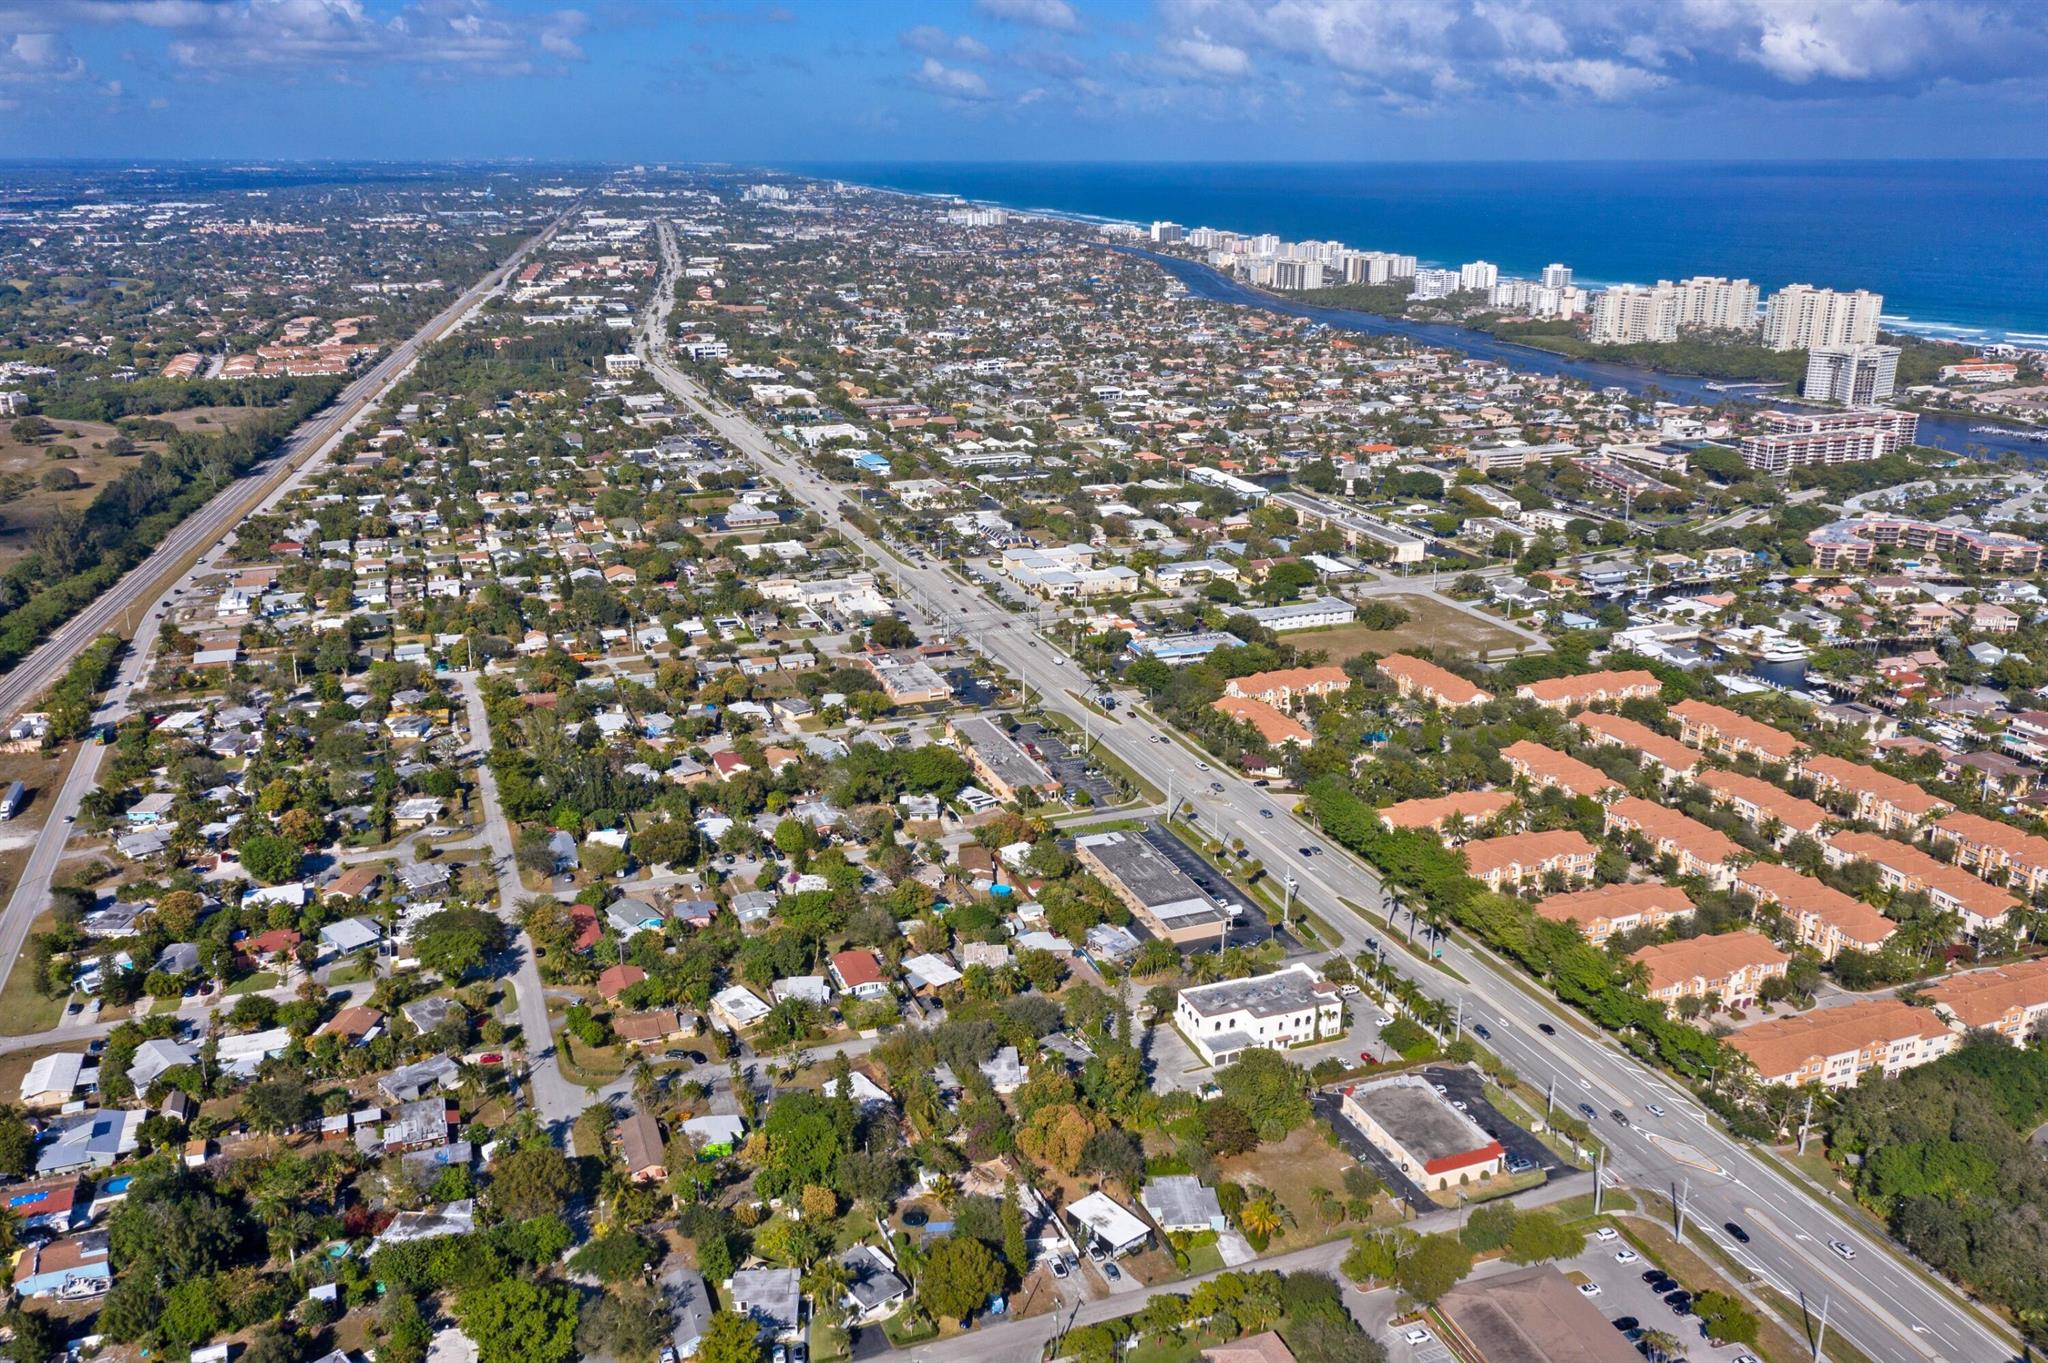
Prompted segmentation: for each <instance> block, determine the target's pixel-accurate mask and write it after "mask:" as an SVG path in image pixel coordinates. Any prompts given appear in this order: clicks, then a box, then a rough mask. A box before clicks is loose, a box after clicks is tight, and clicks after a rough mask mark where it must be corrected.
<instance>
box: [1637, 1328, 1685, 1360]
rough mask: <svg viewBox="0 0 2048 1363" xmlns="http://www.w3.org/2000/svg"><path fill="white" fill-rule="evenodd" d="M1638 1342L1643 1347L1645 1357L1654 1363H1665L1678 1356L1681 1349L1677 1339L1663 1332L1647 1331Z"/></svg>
mask: <svg viewBox="0 0 2048 1363" xmlns="http://www.w3.org/2000/svg"><path fill="white" fill-rule="evenodd" d="M1636 1342H1637V1343H1638V1344H1640V1345H1642V1347H1643V1349H1644V1351H1645V1355H1646V1356H1647V1357H1648V1358H1650V1359H1651V1360H1653V1363H1665V1360H1667V1359H1670V1358H1672V1357H1674V1356H1676V1354H1677V1353H1678V1350H1679V1348H1680V1347H1681V1346H1680V1345H1679V1342H1678V1340H1677V1339H1676V1338H1675V1337H1673V1336H1671V1335H1668V1334H1666V1333H1664V1331H1662V1330H1645V1331H1643V1333H1642V1335H1641V1336H1640V1337H1639V1338H1638V1339H1637V1341H1636Z"/></svg>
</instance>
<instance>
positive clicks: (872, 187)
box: [784, 169, 2048, 351]
mask: <svg viewBox="0 0 2048 1363" xmlns="http://www.w3.org/2000/svg"><path fill="white" fill-rule="evenodd" d="M784 173H785V174H793V175H799V176H803V177H805V178H825V179H832V180H837V181H840V182H842V183H845V184H850V185H857V186H859V187H860V188H862V189H866V190H869V191H872V192H874V193H878V194H895V195H900V196H902V197H904V198H907V199H917V200H920V201H924V202H933V203H958V204H964V205H968V206H971V207H976V208H1000V209H1002V210H1003V211H1005V212H1008V213H1015V214H1018V215H1019V216H1023V217H1031V218H1048V219H1052V220H1055V221H1059V222H1068V223H1074V224H1076V225H1079V226H1084V227H1122V228H1131V229H1135V230H1137V231H1139V232H1140V233H1142V232H1144V231H1145V230H1146V227H1147V224H1145V223H1143V222H1140V221H1138V220H1136V219H1133V218H1127V217H1118V216H1113V215H1104V214H1096V213H1083V212H1079V211H1076V210H1072V209H1062V208H1050V207H1044V206H1036V207H1027V206H1024V205H1021V204H1018V203H1015V202H1010V201H1006V200H1002V199H997V198H989V197H985V196H975V195H966V194H958V193H951V192H948V191H945V190H919V189H903V188H899V187H897V186H894V185H886V184H880V183H877V182H874V181H869V180H861V179H857V178H853V177H849V176H844V175H832V176H820V175H819V174H818V173H817V172H815V171H811V170H803V169H792V170H788V171H785V172H784ZM1208 225H1209V226H1215V224H1213V223H1212V224H1208ZM1220 230H1224V231H1232V232H1239V233H1246V232H1251V233H1256V232H1257V231H1258V230H1259V229H1257V228H1251V229H1245V228H1234V227H1233V228H1223V229H1220ZM1416 258H1417V262H1418V263H1419V264H1420V265H1422V266H1423V267H1424V268H1434V269H1455V268H1456V267H1457V264H1458V262H1456V261H1453V260H1450V259H1448V258H1444V257H1437V256H1424V255H1421V254H1420V253H1419V252H1418V253H1416ZM1674 277H1675V276H1674ZM1577 282H1578V283H1579V284H1580V285H1581V286H1582V287H1585V288H1589V289H1595V290H1598V289H1603V288H1609V287H1612V286H1614V285H1616V284H1622V283H1630V282H1641V281H1630V280H1621V279H1603V278H1593V277H1591V276H1581V277H1579V278H1578V280H1577ZM1879 324H1880V325H1881V326H1882V327H1883V328H1884V329H1885V330H1888V331H1894V332H1898V333H1901V334H1903V335H1908V336H1913V337H1916V338H1918V339H1921V340H1926V341H1936V342H1945V343H1947V344H1950V345H1960V346H1972V347H1976V346H1989V345H2011V346H2017V347H2019V348H2021V349H2023V350H2034V351H2048V330H2042V331H2036V330H2032V329H2026V328H2018V327H2006V326H1994V325H1988V324H1982V323H1974V322H1956V321H1945V320H1943V319H1941V318H1938V317H1915V316H1913V315H1911V314H1907V313H1886V314H1883V315H1881V316H1880V318H1879Z"/></svg>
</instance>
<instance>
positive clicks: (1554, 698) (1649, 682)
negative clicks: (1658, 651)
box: [1515, 668, 1663, 705]
mask: <svg viewBox="0 0 2048 1363" xmlns="http://www.w3.org/2000/svg"><path fill="white" fill-rule="evenodd" d="M1662 689H1663V683H1661V682H1659V681H1658V680H1657V677H1656V674H1654V673H1651V672H1646V671H1644V670H1643V669H1641V668H1630V669H1628V670H1626V671H1614V672H1584V673H1581V674H1579V675H1578V676H1576V677H1546V678H1544V679H1543V680H1542V681H1533V682H1530V683H1528V684H1527V685H1524V686H1518V687H1516V688H1515V694H1516V695H1518V696H1521V697H1523V698H1524V699H1526V700H1533V701H1535V702H1536V703H1537V704H1539V705H1586V704H1591V703H1592V702H1593V701H1596V700H1617V699H1621V698H1623V697H1627V696H1635V695H1643V696H1654V695H1656V694H1657V693H1658V692H1659V691H1660V690H1662Z"/></svg>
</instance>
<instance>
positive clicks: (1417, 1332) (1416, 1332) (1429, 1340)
mask: <svg viewBox="0 0 2048 1363" xmlns="http://www.w3.org/2000/svg"><path fill="white" fill-rule="evenodd" d="M1401 1340H1402V1342H1403V1343H1405V1344H1417V1345H1420V1344H1434V1343H1436V1336H1435V1335H1433V1334H1431V1333H1430V1332H1429V1331H1427V1330H1425V1329H1423V1328H1422V1327H1421V1326H1420V1325H1418V1326H1416V1327H1415V1328H1414V1329H1412V1330H1410V1331H1409V1332H1408V1333H1407V1334H1405V1335H1402V1336H1401Z"/></svg>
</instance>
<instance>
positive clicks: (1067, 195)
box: [790, 161, 2048, 344]
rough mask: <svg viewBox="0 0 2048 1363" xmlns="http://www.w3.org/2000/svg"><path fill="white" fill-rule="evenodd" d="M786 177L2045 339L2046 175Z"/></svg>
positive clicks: (2025, 170) (1788, 167)
mask: <svg viewBox="0 0 2048 1363" xmlns="http://www.w3.org/2000/svg"><path fill="white" fill-rule="evenodd" d="M790 169H792V170H796V171H800V172H802V173H805V174H813V175H825V176H831V177H834V178H839V179H846V180H852V181H855V182H858V183H861V184H868V185H876V186H881V187H884V188H889V189H900V190H906V191H909V192H912V193H919V194H957V195H959V196H961V197H963V198H967V199H975V200H982V201H986V202H989V203H997V204H1002V205H1005V206H1007V207H1010V208H1017V209H1045V210H1051V211H1056V212H1060V213H1068V214H1076V215H1081V216H1086V217H1099V218H1113V219H1121V220H1126V221H1132V222H1150V221H1151V220H1153V219H1155V218H1166V219H1170V220H1172V221H1174V222H1179V223H1182V224H1184V225H1186V226H1189V227H1194V226H1200V225H1207V226H1211V227H1219V228H1228V229H1231V230H1233V231H1239V232H1247V233H1255V232H1274V233H1277V234H1279V235H1280V236H1282V237H1284V238H1288V239H1290V240H1307V239H1315V240H1322V239H1328V238H1334V239H1336V240H1339V241H1343V242H1345V243H1346V244H1348V245H1351V246H1356V247H1359V248H1361V249H1366V250H1381V251H1399V252H1403V253H1405V254H1411V255H1414V256H1417V257H1419V258H1420V259H1421V260H1422V261H1423V262H1424V263H1428V264H1440V265H1455V264H1459V263H1461V262H1463V261H1468V260H1490V261H1493V262H1494V263H1495V264H1497V265H1499V266H1500V267H1501V269H1502V270H1503V271H1505V272H1507V273H1510V274H1515V275H1521V276H1525V277H1526V276H1532V275H1535V274H1536V273H1537V272H1538V271H1540V270H1541V269H1542V268H1543V266H1544V265H1545V264H1547V263H1549V262H1551V261H1563V262H1564V263H1565V264H1567V265H1570V266H1572V267H1573V269H1574V270H1575V271H1577V277H1578V278H1579V279H1580V280H1581V281H1582V282H1584V283H1588V284H1602V283H1611V282H1615V281H1621V280H1634V281H1641V282H1645V283H1647V282H1650V281H1653V280H1656V279H1660V278H1664V279H1677V278H1682V277H1684V276H1686V275H1692V274H1715V275H1745V276H1747V277H1749V278H1750V279H1753V280H1755V281H1756V282H1757V283H1758V284H1759V285H1761V286H1763V288H1764V289H1765V290H1766V291H1768V290H1770V289H1773V288H1776V287H1778V286H1779V285H1782V284H1790V283H1809V284H1818V285H1822V286H1826V287H1833V288H1867V289H1875V290H1877V291H1878V292H1880V293H1882V294H1884V296H1885V314H1886V316H1887V318H1892V319H1896V324H1899V325H1901V329H1909V330H1914V331H1920V332H1925V333H1928V334H1932V335H1954V336H1957V337H1958V338H1975V337H1984V338H1991V339H2002V338H2007V337H2010V338H2012V339H2017V340H2025V341H2029V342H2032V343H2035V344H2040V343H2042V342H2048V231H2044V230H2043V228H2044V225H2048V161H1940V162H1934V161H1883V162H1871V161H1857V162H1823V163H1800V162H1751V163H1737V162H1728V163H1701V162H1676V163H1673V162H1658V163H1634V162H1606V161H1603V162H1500V163H1481V162H1455V163H1416V164H1403V163H1382V164H1346V163H1334V164H1323V163H1316V164H1307V163H1300V164H1283V163H1269V162H1268V163H1252V164H1224V163H1218V164H1189V163H1180V162H1173V163H1085V164H1082V163H1076V164H1061V163H1017V162H986V163H977V162H919V163H912V162H863V163H831V164H810V165H793V166H791V167H790Z"/></svg>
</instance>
